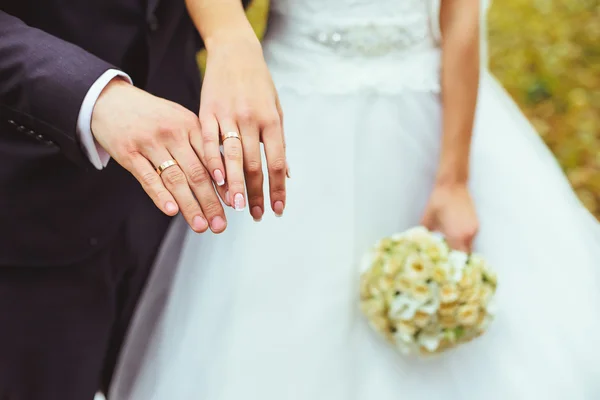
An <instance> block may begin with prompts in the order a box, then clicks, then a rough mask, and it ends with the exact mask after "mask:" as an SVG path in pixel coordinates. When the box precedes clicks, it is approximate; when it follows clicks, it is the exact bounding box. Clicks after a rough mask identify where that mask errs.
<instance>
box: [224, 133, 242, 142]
mask: <svg viewBox="0 0 600 400" xmlns="http://www.w3.org/2000/svg"><path fill="white" fill-rule="evenodd" d="M231 138H235V139H237V140H239V141H240V142H241V141H242V137H241V136H240V134H239V133H237V132H227V133H223V134H222V135H221V142H222V143H225V141H226V140H227V139H231Z"/></svg>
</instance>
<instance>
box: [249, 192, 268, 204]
mask: <svg viewBox="0 0 600 400" xmlns="http://www.w3.org/2000/svg"><path fill="white" fill-rule="evenodd" d="M264 201H265V198H264V196H263V195H262V193H261V194H256V195H249V196H248V203H250V204H251V205H262V204H263V203H264Z"/></svg>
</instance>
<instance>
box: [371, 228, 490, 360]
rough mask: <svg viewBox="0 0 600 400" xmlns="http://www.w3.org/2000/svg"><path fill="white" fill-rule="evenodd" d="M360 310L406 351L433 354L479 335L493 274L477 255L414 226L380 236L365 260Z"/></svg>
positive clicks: (487, 309)
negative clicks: (463, 250)
mask: <svg viewBox="0 0 600 400" xmlns="http://www.w3.org/2000/svg"><path fill="white" fill-rule="evenodd" d="M365 267H366V269H365V271H364V272H363V273H362V275H361V285H360V286H361V289H360V298H361V308H362V311H363V312H364V314H365V315H366V316H367V319H368V320H369V323H370V325H371V326H372V327H373V328H374V329H375V330H376V331H377V332H379V333H380V334H381V335H383V336H384V337H385V338H386V339H387V340H388V341H389V342H391V343H392V344H393V345H394V346H395V347H396V348H397V349H398V350H400V351H401V352H402V353H404V354H419V355H432V354H437V353H441V352H443V351H445V350H447V349H450V348H453V347H456V346H457V345H459V344H461V343H465V342H468V341H470V340H472V339H474V338H475V337H477V336H480V335H481V334H483V333H484V332H485V330H486V328H487V327H488V325H489V323H490V322H491V321H492V319H493V313H492V312H491V308H492V307H491V300H492V298H493V296H494V293H495V291H496V275H495V274H494V273H493V272H492V271H491V270H490V269H489V267H488V265H487V264H486V262H485V260H484V259H483V258H481V257H480V256H478V255H475V254H472V255H467V254H465V253H463V252H459V251H454V250H451V249H450V248H449V246H448V244H447V243H446V242H445V240H444V239H443V237H442V236H441V235H438V234H435V233H431V232H429V231H428V230H427V229H426V228H423V227H416V228H412V229H410V230H408V231H406V232H404V233H401V234H397V235H394V236H391V237H388V238H384V239H382V240H380V241H379V242H378V243H377V244H376V245H375V247H374V249H373V250H372V252H371V253H370V254H368V256H367V257H366V259H365Z"/></svg>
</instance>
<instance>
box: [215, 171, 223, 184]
mask: <svg viewBox="0 0 600 400" xmlns="http://www.w3.org/2000/svg"><path fill="white" fill-rule="evenodd" d="M213 174H214V176H215V182H217V185H219V186H223V185H224V184H225V176H223V173H222V172H221V170H220V169H215V172H213Z"/></svg>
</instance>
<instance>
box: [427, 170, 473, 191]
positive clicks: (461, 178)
mask: <svg viewBox="0 0 600 400" xmlns="http://www.w3.org/2000/svg"><path fill="white" fill-rule="evenodd" d="M468 182H469V173H468V171H467V170H457V169H452V170H439V171H438V174H437V176H436V178H435V186H436V187H443V188H452V187H461V186H467V184H468Z"/></svg>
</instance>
